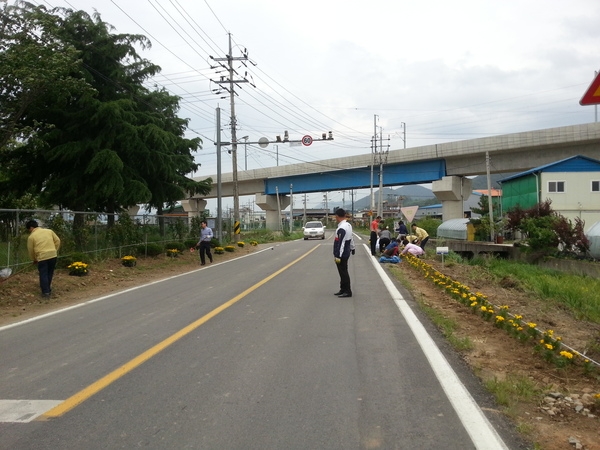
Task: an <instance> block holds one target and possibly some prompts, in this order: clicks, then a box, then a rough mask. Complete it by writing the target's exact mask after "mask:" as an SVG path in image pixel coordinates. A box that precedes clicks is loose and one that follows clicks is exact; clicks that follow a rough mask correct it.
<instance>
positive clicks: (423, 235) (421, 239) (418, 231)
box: [410, 223, 429, 250]
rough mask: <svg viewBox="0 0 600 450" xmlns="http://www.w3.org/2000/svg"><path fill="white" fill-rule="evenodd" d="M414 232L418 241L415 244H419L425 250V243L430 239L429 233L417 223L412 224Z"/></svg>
mask: <svg viewBox="0 0 600 450" xmlns="http://www.w3.org/2000/svg"><path fill="white" fill-rule="evenodd" d="M410 228H411V229H412V232H413V234H414V235H415V236H417V242H415V244H417V245H419V246H420V247H421V248H422V249H423V250H425V244H427V241H428V240H429V233H427V231H425V230H424V229H423V228H419V227H418V226H417V225H416V224H414V223H413V224H412V225H411V226H410Z"/></svg>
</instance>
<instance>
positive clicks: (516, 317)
mask: <svg viewBox="0 0 600 450" xmlns="http://www.w3.org/2000/svg"><path fill="white" fill-rule="evenodd" d="M522 318H523V316H521V315H519V314H517V315H516V316H515V319H517V320H521V319H522Z"/></svg>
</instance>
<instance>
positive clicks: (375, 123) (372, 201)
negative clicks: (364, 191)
mask: <svg viewBox="0 0 600 450" xmlns="http://www.w3.org/2000/svg"><path fill="white" fill-rule="evenodd" d="M371 144H372V145H371V207H370V211H371V216H372V215H373V210H374V209H375V196H374V194H373V166H374V165H375V154H376V153H377V114H375V115H373V141H372V142H371Z"/></svg>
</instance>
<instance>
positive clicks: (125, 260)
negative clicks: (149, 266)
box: [121, 255, 137, 267]
mask: <svg viewBox="0 0 600 450" xmlns="http://www.w3.org/2000/svg"><path fill="white" fill-rule="evenodd" d="M136 261H137V259H136V257H135V256H132V255H126V256H123V257H122V258H121V264H123V265H124V266H125V267H134V266H135V264H136Z"/></svg>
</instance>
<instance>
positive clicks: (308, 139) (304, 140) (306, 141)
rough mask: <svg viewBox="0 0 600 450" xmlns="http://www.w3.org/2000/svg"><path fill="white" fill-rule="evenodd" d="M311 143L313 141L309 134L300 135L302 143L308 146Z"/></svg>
mask: <svg viewBox="0 0 600 450" xmlns="http://www.w3.org/2000/svg"><path fill="white" fill-rule="evenodd" d="M312 143H313V138H312V137H311V136H309V135H308V134H307V135H306V136H303V137H302V145H304V146H306V147H308V146H309V145H310V144H312Z"/></svg>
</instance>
